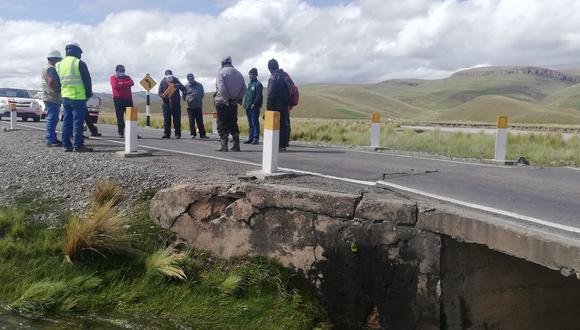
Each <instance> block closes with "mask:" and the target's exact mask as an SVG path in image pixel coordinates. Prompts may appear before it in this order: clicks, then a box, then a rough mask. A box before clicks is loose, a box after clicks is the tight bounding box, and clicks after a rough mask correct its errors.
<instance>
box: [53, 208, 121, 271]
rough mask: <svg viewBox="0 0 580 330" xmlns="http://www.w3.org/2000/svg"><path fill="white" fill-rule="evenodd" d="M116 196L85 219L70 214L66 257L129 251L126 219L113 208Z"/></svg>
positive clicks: (78, 258)
mask: <svg viewBox="0 0 580 330" xmlns="http://www.w3.org/2000/svg"><path fill="white" fill-rule="evenodd" d="M113 203H114V201H113V200H110V201H109V202H107V203H105V204H103V205H102V206H100V207H98V208H96V209H94V210H93V211H92V212H91V213H90V214H89V218H88V219H86V220H81V219H80V218H78V217H74V216H73V217H71V218H70V219H69V222H68V224H67V226H66V241H65V246H64V249H63V250H64V254H65V256H66V258H67V261H69V262H74V261H78V260H81V259H82V258H83V257H84V256H88V255H93V254H98V255H101V256H105V255H109V254H122V253H130V252H131V247H130V239H129V235H128V234H127V232H126V229H125V226H126V225H127V219H126V218H125V217H124V216H123V215H121V214H116V213H115V211H114V210H113Z"/></svg>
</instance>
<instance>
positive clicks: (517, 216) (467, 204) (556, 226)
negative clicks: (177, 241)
mask: <svg viewBox="0 0 580 330" xmlns="http://www.w3.org/2000/svg"><path fill="white" fill-rule="evenodd" d="M20 126H23V127H28V128H32V129H35V130H44V128H38V127H35V126H29V125H20ZM91 140H102V141H108V142H112V143H116V144H124V142H121V141H115V140H108V139H105V138H93V137H91ZM140 147H143V148H146V149H151V150H158V151H165V152H171V153H177V154H182V155H189V156H196V157H202V158H208V159H214V160H220V161H225V162H232V163H238V164H244V165H250V166H258V167H261V166H262V164H259V163H254V162H248V161H242V160H235V159H230V158H224V157H217V156H209V155H204V154H198V153H193V152H186V151H178V150H172V149H165V148H158V147H152V146H146V145H140ZM411 158H414V157H411ZM571 169H575V170H576V169H577V168H571ZM280 170H282V171H288V172H294V173H300V174H308V175H312V176H317V177H321V178H327V179H333V180H339V181H343V182H349V183H355V184H360V185H365V186H377V185H382V186H386V187H390V188H393V189H397V190H401V191H405V192H408V193H412V194H416V195H419V196H424V197H429V198H433V199H436V200H440V201H444V202H448V203H452V204H456V205H460V206H463V207H467V208H470V209H475V210H480V211H485V212H489V213H492V214H497V215H501V216H506V217H510V218H514V219H519V220H522V221H527V222H530V223H534V224H538V225H542V226H545V227H549V228H554V229H559V230H562V231H567V232H572V233H576V234H580V228H576V227H571V226H566V225H561V224H557V223H553V222H550V221H547V220H543V219H538V218H534V217H530V216H526V215H522V214H518V213H514V212H510V211H505V210H500V209H496V208H493V207H489V206H484V205H479V204H475V203H470V202H465V201H461V200H458V199H454V198H450V197H445V196H441V195H437V194H432V193H428V192H424V191H421V190H417V189H414V188H409V187H405V186H401V185H397V184H394V183H389V182H386V181H377V182H373V181H363V180H356V179H350V178H344V177H337V176H332V175H327V174H322V173H317V172H310V171H303V170H296V169H291V168H280Z"/></svg>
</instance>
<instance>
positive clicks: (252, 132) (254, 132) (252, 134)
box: [246, 108, 260, 141]
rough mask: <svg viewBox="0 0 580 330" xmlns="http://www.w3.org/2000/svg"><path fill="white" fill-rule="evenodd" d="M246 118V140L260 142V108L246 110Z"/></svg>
mask: <svg viewBox="0 0 580 330" xmlns="http://www.w3.org/2000/svg"><path fill="white" fill-rule="evenodd" d="M246 117H248V126H249V130H248V140H249V141H260V119H259V118H260V108H258V109H255V108H248V109H246Z"/></svg>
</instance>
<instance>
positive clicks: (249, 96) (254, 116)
mask: <svg viewBox="0 0 580 330" xmlns="http://www.w3.org/2000/svg"><path fill="white" fill-rule="evenodd" d="M248 75H249V77H250V82H249V83H248V88H247V89H246V96H245V97H244V109H246V116H247V117H248V127H249V131H248V140H247V141H245V142H244V144H250V143H251V144H259V143H260V119H259V118H260V108H261V107H262V102H263V97H262V91H263V89H264V87H263V86H262V83H261V82H260V81H258V69H256V68H252V69H251V70H250V72H248Z"/></svg>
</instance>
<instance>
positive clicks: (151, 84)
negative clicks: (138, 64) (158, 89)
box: [139, 74, 157, 92]
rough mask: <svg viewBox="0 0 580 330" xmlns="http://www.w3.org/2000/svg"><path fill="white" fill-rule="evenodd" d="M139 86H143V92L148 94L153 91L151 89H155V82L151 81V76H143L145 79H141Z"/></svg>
mask: <svg viewBox="0 0 580 330" xmlns="http://www.w3.org/2000/svg"><path fill="white" fill-rule="evenodd" d="M139 83H140V84H141V86H143V88H145V90H147V91H148V92H149V91H150V90H151V89H153V87H155V85H157V83H156V82H155V80H153V78H151V76H150V75H149V74H146V75H145V78H143V79H142V80H141V81H140V82H139Z"/></svg>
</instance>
